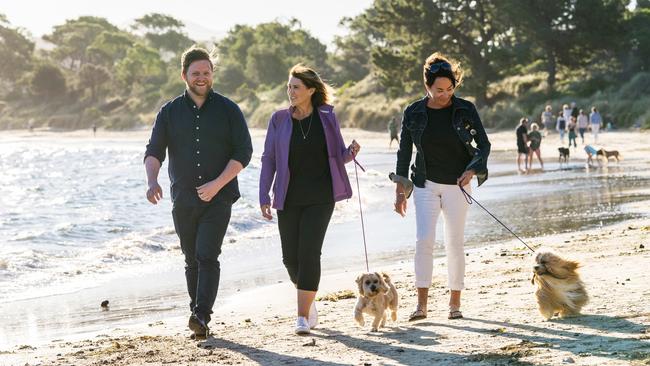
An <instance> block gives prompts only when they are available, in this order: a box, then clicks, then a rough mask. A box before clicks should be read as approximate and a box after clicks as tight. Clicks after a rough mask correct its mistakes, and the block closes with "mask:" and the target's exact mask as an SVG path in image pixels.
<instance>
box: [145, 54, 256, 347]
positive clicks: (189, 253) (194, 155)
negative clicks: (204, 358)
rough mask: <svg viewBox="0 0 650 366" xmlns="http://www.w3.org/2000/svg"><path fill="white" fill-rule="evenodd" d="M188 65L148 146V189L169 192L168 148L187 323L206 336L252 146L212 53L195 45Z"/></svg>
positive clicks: (185, 60) (158, 195) (185, 58)
mask: <svg viewBox="0 0 650 366" xmlns="http://www.w3.org/2000/svg"><path fill="white" fill-rule="evenodd" d="M181 65H182V72H181V77H182V78H183V81H185V85H186V90H185V92H184V93H183V94H181V95H179V96H178V97H176V98H175V99H173V100H171V101H169V102H167V103H166V104H165V105H163V106H162V108H161V109H160V111H159V112H158V115H157V116H156V121H155V123H154V126H153V130H152V132H151V139H150V140H149V144H148V145H147V150H146V152H145V158H144V165H145V170H146V173H147V184H148V189H147V193H146V195H147V200H149V202H151V203H152V204H157V203H158V201H160V200H161V199H162V196H163V194H162V189H161V187H160V185H159V184H158V172H159V170H160V167H161V164H162V162H163V161H164V159H165V155H166V151H167V152H168V153H169V169H168V170H169V180H170V185H171V199H172V202H173V209H172V217H173V219H174V228H175V229H176V234H177V235H178V237H179V239H180V243H181V249H182V251H183V254H184V255H185V277H186V281H187V292H188V293H189V295H190V300H191V301H190V310H191V311H192V314H191V316H190V319H189V323H188V327H189V328H190V329H191V330H192V331H193V332H194V336H195V337H201V338H203V337H206V336H207V335H208V331H209V329H208V323H209V322H210V314H212V306H213V304H214V302H215V299H216V297H217V290H218V288H219V274H220V266H219V260H218V257H219V254H220V253H221V244H222V242H223V238H224V235H225V233H226V229H227V227H228V223H229V221H230V213H231V206H232V204H233V203H234V202H235V201H237V199H238V198H239V197H240V193H239V187H238V184H237V174H238V173H239V172H240V171H241V170H242V169H244V167H245V166H246V165H248V163H249V161H250V159H251V155H252V153H253V146H252V143H251V137H250V134H249V131H248V127H247V125H246V121H245V120H244V116H243V114H242V112H241V110H240V109H239V107H238V106H237V104H235V103H234V102H232V101H231V100H230V99H228V98H226V97H224V96H223V95H220V94H218V93H216V92H214V91H213V90H212V77H213V65H212V61H211V58H210V54H209V53H208V52H207V51H206V50H204V49H202V48H197V47H192V48H190V49H188V50H187V51H185V52H184V53H183V55H182V57H181Z"/></svg>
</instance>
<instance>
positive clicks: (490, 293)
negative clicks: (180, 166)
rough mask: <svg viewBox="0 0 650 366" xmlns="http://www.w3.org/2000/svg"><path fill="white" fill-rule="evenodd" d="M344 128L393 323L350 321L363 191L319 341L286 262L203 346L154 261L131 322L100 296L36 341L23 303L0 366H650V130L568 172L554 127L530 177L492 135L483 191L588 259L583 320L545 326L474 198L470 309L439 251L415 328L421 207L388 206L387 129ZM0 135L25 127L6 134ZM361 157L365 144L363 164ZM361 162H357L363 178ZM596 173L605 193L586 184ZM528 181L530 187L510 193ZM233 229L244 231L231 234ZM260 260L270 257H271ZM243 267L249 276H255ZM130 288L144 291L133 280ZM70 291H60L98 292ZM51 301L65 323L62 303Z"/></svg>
mask: <svg viewBox="0 0 650 366" xmlns="http://www.w3.org/2000/svg"><path fill="white" fill-rule="evenodd" d="M37 133H39V132H37ZM80 134H81V133H80V132H77V133H72V134H63V135H64V137H60V138H63V139H67V138H69V139H71V140H74V139H77V138H85V137H83V136H79V135H80ZM263 134H264V132H263V131H259V130H255V131H253V138H254V141H255V144H256V145H255V146H256V147H258V146H259V145H260V143H261V140H262V138H263ZM99 135H100V136H101V133H100V134H99ZM111 136H112V137H105V138H107V139H115V140H120V141H121V140H129V139H132V140H134V141H145V140H146V138H147V137H146V136H147V132H146V131H143V132H137V133H118V134H113V135H111ZM344 136H345V137H346V139H347V140H349V139H351V138H355V139H357V141H359V142H360V143H361V144H362V155H361V156H360V159H359V160H360V161H361V162H362V163H364V165H366V168H367V172H366V173H362V174H365V175H362V176H361V192H362V197H363V199H362V202H363V203H362V204H363V206H364V208H365V209H366V211H367V216H366V220H367V221H366V228H367V231H368V233H367V234H368V247H369V254H370V256H369V257H370V269H371V271H385V272H386V273H389V274H390V276H391V277H392V279H393V282H394V283H395V284H396V287H397V290H398V294H399V301H400V305H399V310H398V319H397V321H396V322H390V321H389V322H388V323H387V327H386V328H382V329H380V331H379V332H370V327H369V325H368V324H366V326H365V327H360V326H358V325H357V324H355V323H354V320H353V316H352V312H353V308H354V305H355V301H356V300H355V298H354V297H355V296H356V293H354V291H355V288H356V284H355V283H354V280H355V278H356V277H357V276H358V274H359V273H361V272H363V271H365V262H364V259H363V249H362V246H361V245H362V244H361V243H360V238H359V236H360V233H359V228H358V223H357V221H358V219H359V217H358V213H357V212H356V211H355V210H358V207H357V206H355V205H356V204H358V203H357V201H356V197H353V199H352V200H349V201H347V202H344V203H342V204H341V205H340V206H341V207H340V208H339V209H338V210H339V211H338V217H339V219H337V214H335V219H334V220H333V223H332V224H331V226H330V230H329V232H328V239H326V243H325V245H326V246H327V245H328V244H329V246H330V248H331V249H326V248H324V253H323V255H324V276H323V278H322V280H321V285H320V290H319V296H320V299H319V301H318V302H317V307H318V309H319V318H320V325H319V327H318V328H316V329H314V330H313V331H312V334H311V335H308V336H296V335H295V334H293V325H294V321H295V314H294V312H295V290H294V289H293V288H292V286H291V285H290V284H289V283H288V281H287V279H286V278H285V277H286V275H284V274H283V273H282V268H281V263H276V264H277V267H274V268H273V269H268V270H267V271H263V270H261V269H258V270H252V269H247V270H242V271H239V272H237V273H238V276H239V277H236V278H235V279H234V280H232V283H236V285H232V286H231V287H230V288H229V289H228V287H226V291H225V292H224V293H223V295H222V294H220V295H219V296H220V302H218V304H217V306H216V307H215V309H214V311H215V313H214V315H213V322H212V323H211V330H212V337H211V338H209V339H207V340H205V341H194V340H191V339H190V338H189V330H188V329H187V328H186V326H187V314H185V313H186V312H187V310H186V309H185V308H184V306H185V303H186V301H187V300H186V298H185V296H186V295H185V294H184V293H183V289H182V286H181V288H178V287H179V284H182V281H181V280H182V279H181V278H177V279H176V280H169V281H165V280H164V278H163V277H164V276H161V275H160V273H166V274H169V273H173V274H176V275H178V276H180V273H181V272H180V271H179V270H178V269H177V270H168V269H160V268H158V269H157V270H158V271H159V272H156V270H152V271H153V272H147V275H146V276H140V277H135V276H133V277H131V278H138V279H137V280H135V281H134V282H135V283H142V282H146V281H150V280H151V278H152V277H151V273H153V274H154V275H156V274H159V275H158V276H159V277H160V278H161V279H160V284H161V285H160V288H158V289H155V290H153V292H152V290H151V289H150V290H149V291H150V292H149V293H147V296H140V298H139V304H140V305H141V307H142V309H145V310H143V311H142V312H143V313H144V314H141V316H139V317H133V316H131V318H130V319H131V321H129V322H119V321H116V320H115V319H112V318H111V317H110V315H111V312H120V311H121V312H123V313H124V314H125V316H128V314H129V313H128V311H126V310H124V309H120V307H119V305H118V306H116V307H114V308H110V307H109V309H108V310H101V309H100V307H99V304H98V303H96V304H95V303H93V305H92V308H93V309H94V310H91V311H92V312H96V313H98V314H101V315H102V317H103V319H104V320H102V318H101V317H98V318H93V319H94V320H93V323H92V324H93V326H92V327H89V328H87V329H82V330H83V331H80V329H79V328H81V325H80V326H79V327H77V328H75V329H74V331H70V332H67V333H64V334H60V333H59V334H56V335H54V336H52V337H49V338H48V337H47V336H43V335H42V334H43V332H41V333H40V335H39V336H38V337H30V334H29V333H28V332H25V333H22V332H23V331H22V330H20V329H22V328H20V327H18V326H15V325H14V323H13V322H10V321H9V318H12V319H11V320H12V321H16V320H15V319H18V320H17V322H18V323H20V316H21V314H20V312H16V313H15V314H5V315H4V316H5V317H3V328H4V329H3V332H7V333H8V332H10V331H12V330H13V329H16V332H20V334H21V335H24V336H23V337H22V339H21V338H20V337H16V336H15V335H14V336H11V335H9V334H5V336H4V337H2V338H3V339H7V340H8V341H7V342H6V343H5V344H4V346H3V347H0V365H4V364H6V365H25V364H29V365H102V364H107V365H163V364H172V365H204V364H234V365H236V364H242V365H248V364H251V365H256V364H259V365H276V364H277V365H285V364H287V365H289V364H294V365H430V364H437V365H456V364H467V365H559V364H577V365H630V364H631V365H648V364H650V301H648V299H649V298H650V285H649V283H650V274H649V273H648V271H647V267H648V264H649V263H650V251H649V250H650V249H649V248H650V247H649V245H650V200H649V195H650V186H649V185H648V179H649V178H650V177H649V175H650V173H648V169H647V167H648V165H650V158H648V156H650V155H648V154H649V153H650V145H649V144H647V140H648V137H650V134H648V133H647V132H628V131H626V132H615V133H612V132H609V133H603V134H601V135H600V136H599V140H600V143H599V145H600V146H603V147H605V148H607V149H612V148H615V149H617V150H619V151H620V152H621V154H622V156H623V157H624V159H623V160H622V161H621V162H620V163H616V162H613V161H612V162H609V163H608V164H601V165H600V166H592V167H588V168H587V167H586V166H585V160H586V155H585V154H584V152H583V151H581V146H579V147H578V149H576V150H574V149H572V150H571V154H572V155H571V160H570V163H569V166H565V167H560V166H559V164H558V161H557V159H558V156H557V145H559V143H558V142H557V141H555V140H557V139H558V138H557V135H555V134H552V135H550V136H549V137H548V138H547V139H545V141H544V142H543V143H542V151H543V158H544V159H545V163H546V164H545V170H544V171H540V170H539V165H537V164H536V169H534V170H533V171H532V172H531V174H526V175H522V174H517V173H516V166H515V151H516V150H515V149H516V146H515V144H514V141H513V140H514V131H506V132H498V133H493V134H490V135H489V136H490V139H491V142H492V145H493V146H492V150H493V153H492V155H491V159H494V160H492V161H493V162H494V164H493V165H490V164H489V168H490V169H491V172H490V174H491V177H490V179H489V180H488V181H487V183H486V184H485V187H479V188H474V189H475V194H474V195H475V197H476V198H477V199H478V200H480V202H481V203H485V204H486V206H488V207H490V208H494V209H495V213H497V214H498V215H499V216H500V217H501V218H502V219H503V218H504V216H505V217H506V219H504V222H506V223H507V224H508V225H510V226H511V227H512V228H513V229H514V230H515V231H516V232H518V233H520V234H522V237H523V238H524V240H525V241H526V242H527V243H528V244H530V245H531V246H534V247H539V246H544V247H548V248H552V249H554V250H556V251H558V252H560V253H561V254H563V255H564V256H566V257H569V258H571V259H576V260H579V261H580V262H581V263H582V269H581V274H582V276H583V279H584V281H585V283H586V284H587V290H588V292H589V295H590V299H591V300H590V302H589V303H588V304H587V305H586V306H585V308H584V309H583V315H582V316H580V317H576V318H570V319H563V320H558V319H553V320H551V321H544V320H543V319H542V317H541V316H540V315H539V314H538V312H537V308H536V302H535V297H534V291H535V287H534V286H533V285H532V284H531V282H530V280H531V275H532V265H533V264H532V263H533V259H532V253H531V252H530V251H529V250H528V249H527V248H526V247H525V246H523V245H522V243H520V242H519V241H517V240H516V239H514V238H513V237H512V236H510V234H508V233H507V232H505V229H503V228H501V227H500V226H498V224H497V223H496V222H494V220H493V219H492V218H491V217H489V216H488V215H487V214H486V213H485V212H483V211H482V210H481V209H480V208H478V207H472V208H471V211H472V212H471V213H470V222H474V221H475V222H476V225H477V226H478V227H480V228H481V230H480V231H478V232H474V233H471V234H468V242H469V244H468V246H467V250H466V255H467V257H466V262H467V270H466V271H467V272H466V274H467V276H466V280H465V284H466V286H467V288H466V289H465V291H464V292H463V304H462V307H461V309H462V311H463V314H464V318H463V319H455V320H448V319H447V300H448V291H447V288H446V282H447V281H446V262H445V259H444V256H439V257H437V258H436V259H435V261H434V284H433V286H432V289H431V291H430V300H429V312H428V317H427V318H426V319H423V320H420V321H416V322H408V321H407V318H408V314H409V313H410V312H411V311H412V310H413V309H414V307H415V301H416V297H415V288H414V286H413V262H412V250H413V248H412V246H413V244H412V243H413V238H414V229H415V228H414V220H413V216H414V212H413V205H412V202H410V206H409V210H410V211H409V213H408V215H407V218H406V219H402V218H399V217H397V215H396V214H394V213H392V212H391V206H392V198H391V196H390V194H391V190H392V186H391V184H390V182H388V180H387V179H386V178H385V175H387V173H388V171H387V169H390V165H391V164H394V161H390V160H389V161H385V160H387V159H394V155H393V154H394V151H395V150H394V149H395V147H394V146H393V150H392V152H386V150H387V143H388V138H387V134H383V133H376V132H367V131H360V130H346V131H344ZM3 138H5V139H18V140H19V139H21V138H23V137H22V135H13V136H12V135H11V134H9V135H4V136H3ZM32 138H43V139H46V140H47V139H49V138H51V136H50V135H49V134H48V133H45V132H43V133H42V136H41V137H32ZM589 138H590V136H587V139H589ZM259 153H260V151H259V149H258V150H256V154H259ZM364 153H366V154H368V156H369V157H368V158H367V159H364V155H363V154H364ZM258 156H259V155H257V157H258ZM254 159H255V157H254ZM365 162H367V163H368V164H365ZM353 169H354V168H353V167H351V166H349V167H348V171H349V173H350V177H351V181H352V183H353V186H354V185H355V175H354V170H353ZM161 175H162V174H161ZM630 177H633V179H631V178H630ZM584 182H590V186H583V185H581V184H583V183H584ZM596 183H598V189H594V190H593V191H589V190H588V188H589V187H591V186H595V185H596ZM129 184H130V182H129ZM246 184H247V183H246ZM251 184H252V179H251ZM524 185H527V186H528V187H530V189H526V190H521V191H516V188H513V187H521V186H524ZM558 186H562V187H565V189H566V187H572V188H571V189H573V190H574V191H570V190H569V191H568V192H567V196H563V194H564V193H561V194H558V193H556V192H555V191H556V190H557V187H558ZM513 190H515V191H514V192H513ZM255 201H256V197H253V198H251V199H250V201H245V204H250V205H253V206H254V202H255ZM574 201H575V202H574ZM585 201H588V202H587V204H585ZM250 202H253V203H250ZM549 208H552V209H549ZM253 209H255V207H252V208H251V210H253ZM585 211H586V213H585V215H584V216H580V213H581V212H585ZM156 212H157V215H159V216H165V215H169V213H168V212H167V211H165V212H162V211H156ZM250 212H253V211H250ZM567 212H568V213H567ZM246 213H248V211H246ZM243 214H244V213H242V215H243ZM364 214H366V213H364ZM242 217H243V216H242ZM522 217H523V218H522ZM520 219H521V220H523V219H525V220H524V221H518V220H520ZM352 221H354V222H352ZM161 225H162V226H163V227H164V225H163V224H161ZM488 228H489V229H488ZM247 229H250V230H248V231H247ZM272 229H273V226H272V225H269V226H263V225H261V224H260V226H259V227H257V226H255V227H252V228H251V227H244V228H239V227H238V230H239V231H238V235H241V236H244V237H245V234H246V233H248V232H250V231H251V230H252V231H254V232H255V234H254V235H252V236H251V237H250V238H248V239H247V237H245V238H244V239H241V241H242V242H246V243H248V241H247V240H250V243H258V242H259V241H260V240H262V239H260V238H258V236H260V237H262V236H266V235H272V234H270V233H272ZM350 233H352V234H353V235H351V234H350ZM170 235H171V234H170ZM227 238H228V237H227ZM231 238H233V239H237V240H240V239H239V236H235V235H233V236H231ZM264 240H265V241H264V243H266V244H264V245H267V246H268V247H269V248H270V250H272V249H273V248H276V249H277V243H275V241H277V240H276V239H269V240H268V241H266V239H264ZM274 240H275V241H274ZM274 243H275V244H274ZM274 245H275V246H274ZM233 247H236V246H235V245H234V244H233ZM259 248H262V247H258V249H259ZM346 248H348V249H346ZM349 248H354V249H349ZM237 250H241V249H237ZM237 250H234V249H233V251H232V253H233V254H230V253H229V252H228V251H227V250H224V255H223V256H224V257H226V256H228V255H230V256H231V257H232V256H234V255H235V254H234V253H235V252H236V251H237ZM169 252H170V253H174V252H173V251H171V250H170V251H169ZM438 252H439V253H437V254H441V253H444V250H442V249H441V250H438ZM179 255H180V253H176V256H179ZM172 257H173V256H172V255H171V254H170V258H172ZM161 258H163V257H161ZM272 261H276V262H279V260H278V259H277V257H275V258H272V259H271V260H269V263H270V262H272ZM168 263H169V265H170V266H171V265H174V264H175V265H178V263H179V261H178V258H176V261H175V262H174V261H173V260H171V259H170V262H168ZM256 263H257V262H256ZM259 263H263V264H264V265H266V262H259ZM259 263H258V264H259ZM336 263H338V265H336ZM123 265H124V266H125V267H126V264H123ZM235 265H236V264H235V263H233V264H232V267H235ZM239 265H244V264H243V263H239ZM232 267H231V268H232ZM325 267H329V270H328V269H327V268H325ZM170 271H171V272H170ZM227 271H228V269H227V268H224V272H227ZM233 272H234V270H233ZM247 275H251V276H253V277H254V279H250V278H249V279H246V276H247ZM171 277H173V276H170V278H171ZM80 278H82V279H83V276H82V275H80ZM174 278H175V277H174ZM120 281H123V280H120ZM130 286H132V287H134V288H138V287H137V286H136V285H134V284H130ZM75 291H76V292H74V291H73V292H70V293H69V294H67V295H65V296H66V297H65V298H67V299H70V298H74V297H75V294H79V293H81V294H83V293H84V292H83V291H87V292H86V293H88V291H91V290H75ZM80 291H81V292H80ZM120 291H122V290H120V289H119V286H114V287H106V288H105V289H104V290H103V292H102V293H101V295H102V296H105V297H106V298H111V299H113V298H115V297H118V298H119V296H118V294H119V293H120ZM157 294H158V295H157ZM62 296H63V295H62ZM133 296H134V297H136V298H137V297H138V291H136V290H134V295H133ZM98 298H99V297H98ZM161 298H163V300H164V301H163V302H164V303H165V305H166V306H169V307H171V310H170V311H166V312H165V311H162V310H160V309H162V308H163V306H159V307H147V303H148V302H150V303H156V302H157V301H161ZM39 301H41V302H42V301H47V299H45V300H43V299H41V300H39ZM92 301H94V300H92ZM134 301H135V300H134ZM16 304H18V305H16ZM22 304H24V303H20V302H14V303H13V305H12V302H11V301H8V302H6V304H5V305H4V306H5V308H4V309H14V310H11V311H12V312H13V311H15V309H18V308H19V306H23V305H22ZM0 305H1V304H0ZM30 306H31V305H30ZM25 308H29V306H25ZM132 308H136V306H133V307H132ZM147 309H149V310H147ZM154 309H155V310H154ZM43 311H45V312H47V314H46V315H47V316H52V317H55V316H56V314H57V305H56V302H52V303H51V304H50V306H49V307H48V308H47V309H45V310H43ZM132 313H133V311H132ZM120 314H122V313H120ZM89 316H90V315H89ZM80 321H83V319H81V320H80ZM5 324H11V325H12V327H15V328H9V327H5V326H4V325H5ZM47 334H55V333H47Z"/></svg>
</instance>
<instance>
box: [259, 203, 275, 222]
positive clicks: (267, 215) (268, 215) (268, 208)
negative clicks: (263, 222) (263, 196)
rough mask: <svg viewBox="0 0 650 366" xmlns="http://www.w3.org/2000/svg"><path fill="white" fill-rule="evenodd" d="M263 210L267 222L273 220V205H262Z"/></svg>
mask: <svg viewBox="0 0 650 366" xmlns="http://www.w3.org/2000/svg"><path fill="white" fill-rule="evenodd" d="M260 210H262V216H264V218H265V219H267V220H273V214H272V213H271V205H262V206H260Z"/></svg>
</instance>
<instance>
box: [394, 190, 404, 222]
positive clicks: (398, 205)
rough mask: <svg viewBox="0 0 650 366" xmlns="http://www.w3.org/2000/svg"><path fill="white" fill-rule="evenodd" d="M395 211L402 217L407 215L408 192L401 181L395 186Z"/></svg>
mask: <svg viewBox="0 0 650 366" xmlns="http://www.w3.org/2000/svg"><path fill="white" fill-rule="evenodd" d="M395 212H397V213H398V214H400V215H401V216H402V217H404V216H406V192H405V191H404V187H402V185H401V184H399V183H398V184H397V186H396V188H395Z"/></svg>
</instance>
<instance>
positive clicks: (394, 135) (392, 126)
mask: <svg viewBox="0 0 650 366" xmlns="http://www.w3.org/2000/svg"><path fill="white" fill-rule="evenodd" d="M398 131H399V126H398V125H397V119H396V118H395V117H394V116H393V117H391V119H390V120H389V121H388V133H389V134H390V142H389V143H388V148H389V149H390V147H391V146H392V144H393V140H397V143H398V144H399V136H398Z"/></svg>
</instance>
